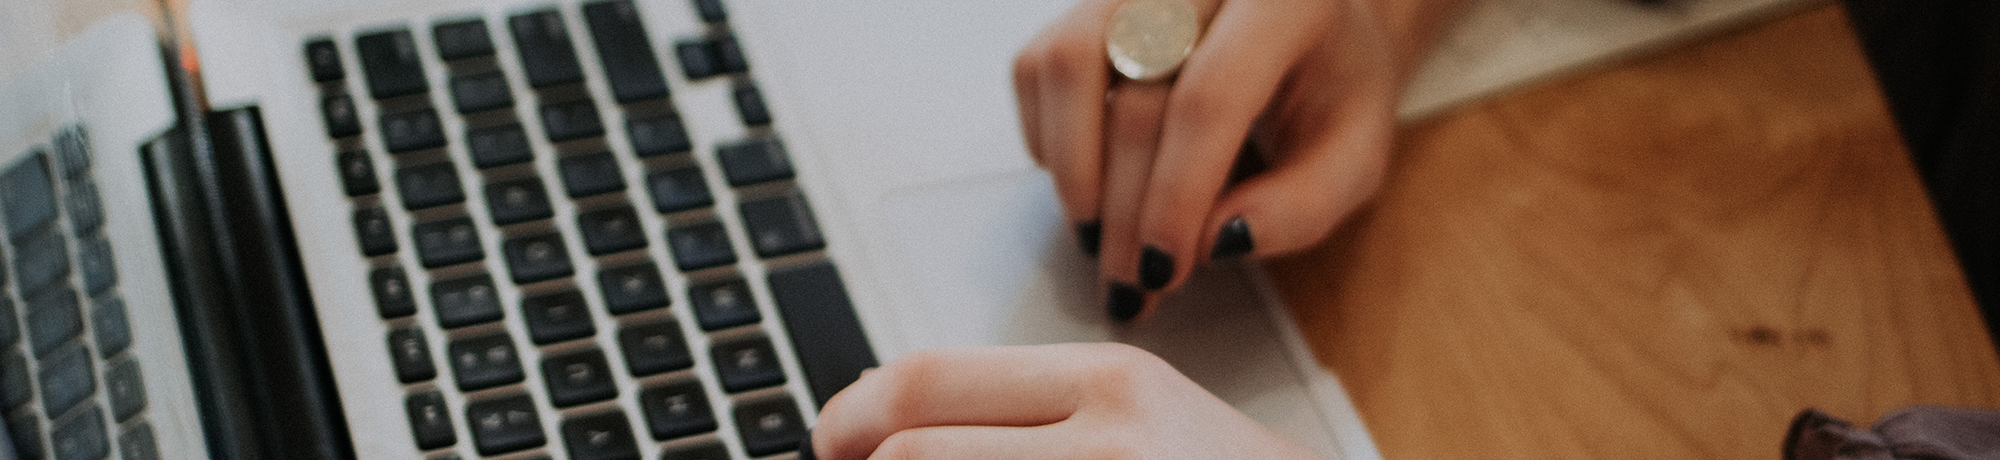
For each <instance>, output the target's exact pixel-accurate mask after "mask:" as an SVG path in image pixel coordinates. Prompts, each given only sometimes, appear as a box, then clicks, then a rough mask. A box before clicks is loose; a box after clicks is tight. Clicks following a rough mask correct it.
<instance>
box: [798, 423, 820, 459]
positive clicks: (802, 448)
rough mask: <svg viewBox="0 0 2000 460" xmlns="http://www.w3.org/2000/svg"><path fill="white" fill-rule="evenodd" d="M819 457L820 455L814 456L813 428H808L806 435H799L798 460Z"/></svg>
mask: <svg viewBox="0 0 2000 460" xmlns="http://www.w3.org/2000/svg"><path fill="white" fill-rule="evenodd" d="M818 459H819V457H815V456H813V432H812V430H810V429H808V430H806V434H805V436H801V437H799V458H798V460H818Z"/></svg>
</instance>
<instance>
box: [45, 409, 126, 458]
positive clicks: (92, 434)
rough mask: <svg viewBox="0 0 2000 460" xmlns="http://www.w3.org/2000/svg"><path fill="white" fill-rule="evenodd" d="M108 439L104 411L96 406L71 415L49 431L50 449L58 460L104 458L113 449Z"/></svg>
mask: <svg viewBox="0 0 2000 460" xmlns="http://www.w3.org/2000/svg"><path fill="white" fill-rule="evenodd" d="M107 439H108V438H106V437H105V436H104V410H103V409H99V408H97V406H95V405H93V406H91V407H90V408H89V409H86V410H84V411H82V412H78V413H76V414H72V415H70V417H69V419H68V420H61V421H57V422H56V424H55V429H52V430H49V448H50V450H53V451H55V454H56V460H97V459H101V458H104V456H105V455H106V454H109V453H110V449H111V446H110V444H109V441H107Z"/></svg>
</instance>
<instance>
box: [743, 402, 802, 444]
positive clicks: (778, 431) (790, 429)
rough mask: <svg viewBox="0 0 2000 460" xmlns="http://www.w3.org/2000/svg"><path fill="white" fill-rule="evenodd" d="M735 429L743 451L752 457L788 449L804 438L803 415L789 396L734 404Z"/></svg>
mask: <svg viewBox="0 0 2000 460" xmlns="http://www.w3.org/2000/svg"><path fill="white" fill-rule="evenodd" d="M736 433H737V434H738V435H741V436H742V437H743V451H744V452H748V453H749V454H750V456H752V457H762V456H766V455H772V454H777V453H780V452H790V451H792V450H795V449H798V448H799V440H801V439H805V435H806V424H805V419H801V418H799V407H798V406H797V405H795V404H793V403H792V398H790V397H778V398H773V399H771V400H768V401H761V402H755V403H750V404H741V405H737V406H736Z"/></svg>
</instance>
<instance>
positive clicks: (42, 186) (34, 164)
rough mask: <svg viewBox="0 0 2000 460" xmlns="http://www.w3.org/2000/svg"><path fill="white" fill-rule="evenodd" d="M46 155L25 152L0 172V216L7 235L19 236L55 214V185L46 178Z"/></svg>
mask: <svg viewBox="0 0 2000 460" xmlns="http://www.w3.org/2000/svg"><path fill="white" fill-rule="evenodd" d="M47 157H48V154H46V153H43V152H41V151H36V152H34V153H30V154H28V155H27V156H26V157H25V158H23V159H21V161H19V162H16V163H14V165H13V166H10V167H8V168H7V170H6V172H0V208H4V213H0V217H5V218H6V220H7V237H8V238H20V237H21V235H24V234H27V233H28V231H30V230H34V229H36V228H39V227H41V226H42V225H43V224H47V223H48V222H49V220H51V219H54V218H55V217H56V196H55V195H56V191H55V184H54V183H52V182H50V181H49V166H48V161H47V159H46V158H47Z"/></svg>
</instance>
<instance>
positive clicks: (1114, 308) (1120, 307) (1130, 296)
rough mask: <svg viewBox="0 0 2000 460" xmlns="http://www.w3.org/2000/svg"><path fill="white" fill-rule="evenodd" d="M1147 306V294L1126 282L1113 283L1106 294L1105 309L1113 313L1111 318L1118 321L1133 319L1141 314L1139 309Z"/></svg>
mask: <svg viewBox="0 0 2000 460" xmlns="http://www.w3.org/2000/svg"><path fill="white" fill-rule="evenodd" d="M1145 307H1146V294H1144V293H1141V292H1139V288H1136V287H1132V285H1130V284H1125V283H1111V288H1110V289H1109V290H1108V292H1107V293H1106V294H1105V296H1104V309H1105V311H1106V312H1108V313H1111V319H1113V320H1116V321H1118V322H1121V323H1123V322H1127V321H1131V320H1132V318H1136V317H1138V316H1139V309H1141V308H1145Z"/></svg>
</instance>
